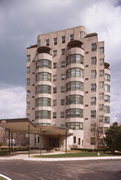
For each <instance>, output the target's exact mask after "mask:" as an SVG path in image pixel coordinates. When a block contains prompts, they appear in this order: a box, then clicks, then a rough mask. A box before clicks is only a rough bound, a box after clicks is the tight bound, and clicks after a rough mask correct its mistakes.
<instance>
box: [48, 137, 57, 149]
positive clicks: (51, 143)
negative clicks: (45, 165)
mask: <svg viewBox="0 0 121 180" xmlns="http://www.w3.org/2000/svg"><path fill="white" fill-rule="evenodd" d="M49 146H50V147H59V137H50V138H49Z"/></svg>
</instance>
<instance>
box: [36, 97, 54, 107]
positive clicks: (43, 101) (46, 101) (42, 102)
mask: <svg viewBox="0 0 121 180" xmlns="http://www.w3.org/2000/svg"><path fill="white" fill-rule="evenodd" d="M35 106H36V107H40V106H51V99H50V98H47V97H41V98H37V99H35Z"/></svg>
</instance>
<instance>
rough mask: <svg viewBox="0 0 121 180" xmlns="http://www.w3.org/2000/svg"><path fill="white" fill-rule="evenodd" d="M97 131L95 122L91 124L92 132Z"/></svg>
mask: <svg viewBox="0 0 121 180" xmlns="http://www.w3.org/2000/svg"><path fill="white" fill-rule="evenodd" d="M95 131H96V124H95V123H93V124H91V132H95Z"/></svg>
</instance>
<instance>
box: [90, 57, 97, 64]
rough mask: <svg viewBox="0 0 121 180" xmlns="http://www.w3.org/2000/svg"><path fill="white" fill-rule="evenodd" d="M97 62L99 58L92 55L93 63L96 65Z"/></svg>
mask: <svg viewBox="0 0 121 180" xmlns="http://www.w3.org/2000/svg"><path fill="white" fill-rule="evenodd" d="M96 64H97V58H96V57H91V65H96Z"/></svg>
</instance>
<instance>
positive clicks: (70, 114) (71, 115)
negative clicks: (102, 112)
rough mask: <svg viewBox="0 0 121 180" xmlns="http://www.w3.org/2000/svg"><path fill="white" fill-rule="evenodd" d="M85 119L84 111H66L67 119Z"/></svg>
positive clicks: (76, 109)
mask: <svg viewBox="0 0 121 180" xmlns="http://www.w3.org/2000/svg"><path fill="white" fill-rule="evenodd" d="M76 117H79V118H83V109H79V108H71V109H66V118H76Z"/></svg>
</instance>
